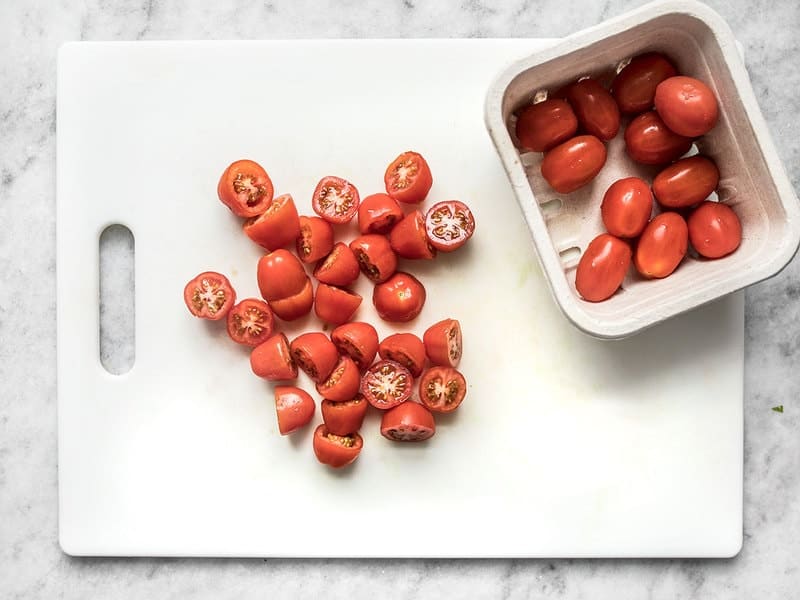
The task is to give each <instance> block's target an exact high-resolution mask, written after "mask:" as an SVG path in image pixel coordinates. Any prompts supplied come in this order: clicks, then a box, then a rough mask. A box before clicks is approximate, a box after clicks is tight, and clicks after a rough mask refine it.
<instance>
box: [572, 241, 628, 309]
mask: <svg viewBox="0 0 800 600" xmlns="http://www.w3.org/2000/svg"><path fill="white" fill-rule="evenodd" d="M630 264H631V247H630V246H629V245H628V244H627V243H625V242H623V241H622V240H620V239H619V238H616V237H614V236H613V235H609V234H608V233H601V234H600V235H598V236H597V237H596V238H594V239H593V240H592V241H591V242H589V245H588V246H587V247H586V250H585V251H584V252H583V256H581V260H580V262H579V263H578V271H577V273H576V274H575V287H576V288H577V290H578V293H579V294H580V295H581V297H582V298H583V299H584V300H588V301H589V302H601V301H602V300H605V299H607V298H610V297H611V296H613V295H614V292H616V291H617V290H618V289H619V286H620V285H622V280H623V279H625V273H626V272H627V271H628V267H629V266H630Z"/></svg>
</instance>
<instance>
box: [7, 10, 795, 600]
mask: <svg viewBox="0 0 800 600" xmlns="http://www.w3.org/2000/svg"><path fill="white" fill-rule="evenodd" d="M201 4H203V5H202V6H201ZM641 4H643V2H641V1H639V0H607V1H605V2H590V1H588V0H585V1H578V0H566V1H564V0H519V1H516V2H514V1H508V2H502V3H501V2H495V3H492V2H482V1H481V0H464V1H458V0H446V1H438V2H432V1H431V2H424V1H422V0H397V1H396V2H395V1H391V2H390V1H384V0H367V1H364V2H354V1H349V0H348V1H343V2H335V1H333V0H320V1H312V0H298V1H292V0H277V1H274V2H262V3H255V2H248V3H239V2H234V1H232V0H223V1H219V2H207V3H187V2H175V3H167V2H163V1H162V0H140V2H138V3H137V2H120V1H119V0H116V1H110V2H109V1H101V0H86V1H85V2H80V3H69V2H59V3H53V2H49V1H46V0H32V1H30V2H28V1H25V0H6V1H5V2H3V3H2V4H0V90H2V92H0V280H2V282H3V285H0V597H2V598H85V597H114V598H138V597H181V598H184V597H203V598H229V597H230V598H240V597H243V596H245V595H247V594H248V593H250V594H254V593H258V594H259V595H260V596H267V597H273V596H279V597H300V596H304V597H305V596H309V597H311V596H319V595H322V594H325V595H326V597H329V598H345V597H347V598H352V597H365V598H366V597H373V596H374V595H376V592H375V591H373V590H377V589H380V590H382V591H381V592H380V594H379V595H380V596H382V597H383V596H386V597H388V596H392V597H408V598H419V597H447V598H475V597H486V598H529V597H541V598H606V597H613V598H620V599H622V598H643V597H647V598H670V599H678V598H683V599H688V598H752V597H757V598H759V599H769V598H776V599H784V598H789V597H792V595H793V594H796V591H795V592H791V590H797V589H798V587H799V586H800V570H799V569H798V563H797V559H796V557H797V556H798V555H800V535H798V533H800V435H798V425H800V419H798V411H797V398H798V397H800V377H798V376H797V361H798V357H800V335H798V334H799V333H800V329H799V325H800V304H799V303H798V299H800V259H796V260H794V261H793V262H792V263H791V264H790V265H789V266H788V267H787V268H786V270H784V271H783V272H782V273H781V274H780V275H779V276H777V277H775V278H773V279H771V280H769V281H767V282H765V283H762V284H759V285H757V286H754V287H752V288H750V289H749V290H748V292H747V296H746V367H745V453H744V455H745V465H744V467H745V489H744V499H745V503H744V538H745V541H744V547H743V549H742V551H741V553H740V554H739V555H738V556H737V557H736V558H734V559H730V560H593V561H582V560H469V561H444V560H442V561H438V560H426V561H420V560H359V561H349V560H310V561H302V562H301V561H292V560H196V559H169V560H155V559H133V560H131V559H76V558H70V557H68V556H66V555H64V554H63V553H62V552H61V550H60V549H59V546H58V541H57V538H58V536H57V526H58V523H57V503H58V492H57V464H56V448H57V439H56V374H55V364H56V360H55V358H56V357H55V241H54V240H55V211H54V207H55V198H54V190H55V145H56V135H55V131H56V123H55V98H56V53H57V49H58V47H59V45H60V44H61V43H62V42H65V41H70V40H159V39H269V38H313V37H334V38H335V37H350V38H360V37H558V36H563V35H567V34H569V33H571V32H573V31H576V30H578V29H581V28H584V27H587V26H590V25H593V24H596V23H598V22H600V21H601V20H603V19H605V18H607V17H610V16H614V15H618V14H620V13H622V12H624V11H625V10H627V9H629V8H633V7H635V6H638V5H641ZM709 4H710V5H711V6H712V7H713V8H714V9H716V10H717V11H718V12H719V13H720V14H722V16H723V17H724V18H725V19H726V20H727V21H728V23H729V24H730V25H731V28H732V29H733V31H734V33H735V35H736V36H737V38H738V39H739V40H740V41H741V43H742V44H743V47H744V52H745V60H746V64H747V68H748V72H749V74H750V77H751V79H752V82H753V85H754V88H755V91H756V94H757V97H758V98H759V100H760V103H761V108H762V110H763V112H764V116H765V118H766V121H767V124H768V125H769V128H770V130H771V132H772V134H773V136H774V140H775V143H776V146H777V149H778V153H779V155H780V157H781V159H782V160H783V161H784V164H785V166H786V168H787V171H788V174H789V177H790V180H791V182H792V184H793V186H794V188H795V190H800V125H798V122H797V115H798V114H800V98H799V97H798V95H797V92H796V90H797V89H798V88H799V87H800V70H798V69H797V64H800V44H798V41H797V36H796V32H797V31H798V29H800V7H798V5H797V3H796V2H795V1H794V0H778V1H774V2H773V1H767V0H751V1H748V2H744V1H739V0H714V1H713V2H709ZM778 405H783V406H784V412H783V413H779V412H776V411H774V410H772V407H774V406H778Z"/></svg>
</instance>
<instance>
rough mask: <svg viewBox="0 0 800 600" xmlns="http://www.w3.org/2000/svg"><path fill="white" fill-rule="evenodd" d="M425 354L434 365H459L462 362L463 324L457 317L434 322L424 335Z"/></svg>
mask: <svg viewBox="0 0 800 600" xmlns="http://www.w3.org/2000/svg"><path fill="white" fill-rule="evenodd" d="M422 340H423V344H424V345H425V354H426V355H427V356H428V360H429V361H431V364H432V365H441V366H445V367H457V366H458V363H459V362H461V354H462V342H461V324H460V323H459V322H458V321H457V320H455V319H444V320H443V321H439V322H438V323H434V324H433V325H431V326H430V327H428V329H426V330H425V333H424V334H423V336H422Z"/></svg>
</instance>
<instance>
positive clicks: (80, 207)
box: [57, 40, 743, 557]
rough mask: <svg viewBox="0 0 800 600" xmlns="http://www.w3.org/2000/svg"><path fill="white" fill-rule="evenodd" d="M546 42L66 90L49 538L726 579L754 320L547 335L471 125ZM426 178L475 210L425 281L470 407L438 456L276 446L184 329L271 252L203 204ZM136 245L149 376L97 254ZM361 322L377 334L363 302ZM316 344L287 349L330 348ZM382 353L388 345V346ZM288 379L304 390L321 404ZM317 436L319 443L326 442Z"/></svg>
mask: <svg viewBox="0 0 800 600" xmlns="http://www.w3.org/2000/svg"><path fill="white" fill-rule="evenodd" d="M547 43H548V42H547V41H544V40H439V41H430V40H425V41H422V40H408V41H394V40H390V41H297V42H285V41H276V42H208V43H194V42H191V43H173V42H163V43H94V44H91V43H78V44H68V45H66V46H64V47H63V48H62V49H61V52H60V54H59V67H58V202H57V204H58V403H59V489H60V505H59V509H60V510H59V517H60V519H59V527H60V542H61V545H62V548H63V549H64V550H65V551H66V552H68V553H70V554H76V555H86V554H90V555H203V556H210V555H214V556H238V555H241V556H245V555H247V556H250V555H254V556H420V557H427V556H452V557H456V556H474V557H484V556H485V557H490V556H549V557H556V556H730V555H733V554H735V553H736V552H737V551H738V549H739V548H740V545H741V542H742V364H743V300H742V296H741V295H737V296H733V297H730V298H727V299H725V300H723V301H721V302H718V303H717V304H715V305H713V306H708V307H705V308H703V309H700V310H697V311H695V312H693V313H691V314H689V315H686V316H683V317H680V318H678V319H675V320H673V321H670V322H668V323H667V324H665V325H663V326H660V327H658V328H656V329H652V330H650V331H647V332H645V333H643V334H641V335H639V336H636V337H635V338H633V339H629V340H626V341H622V342H601V341H596V340H593V339H590V338H588V337H586V336H584V335H583V334H581V333H579V332H577V331H576V330H575V329H573V327H572V326H570V325H569V324H568V323H567V321H566V320H565V319H564V317H563V316H562V315H561V314H560V313H559V312H558V309H557V308H556V306H555V304H554V302H553V300H552V299H551V297H550V295H549V292H548V290H547V287H546V285H545V282H544V280H543V278H542V275H541V273H540V270H539V268H538V266H537V263H536V257H535V256H534V254H533V250H532V245H531V242H530V240H529V237H528V232H527V230H526V228H525V224H524V221H523V219H522V216H521V214H520V211H519V208H518V207H517V205H516V204H515V201H514V198H513V195H512V192H511V189H510V188H509V185H508V183H507V180H506V178H505V175H504V174H503V170H502V167H501V165H500V161H499V160H498V158H497V157H496V156H495V154H494V151H493V149H492V146H491V142H490V141H489V136H488V135H487V133H486V131H485V130H484V125H483V119H482V114H483V100H484V91H485V89H486V87H487V85H488V83H489V81H490V80H491V79H492V77H493V76H494V74H495V73H496V72H497V71H498V70H499V69H501V68H502V67H503V66H504V65H506V64H507V63H508V62H509V61H511V60H513V59H516V58H519V57H520V56H522V55H524V54H526V53H528V52H530V51H533V50H536V49H538V48H541V47H543V46H544V45H545V44H547ZM406 149H415V150H418V151H420V152H422V153H423V154H424V155H425V156H426V157H427V158H428V160H429V162H430V165H431V167H432V169H433V173H434V178H435V184H434V187H433V189H432V191H431V195H430V198H431V199H432V200H438V199H446V198H451V197H456V198H460V199H462V200H465V201H466V202H468V203H469V205H470V206H471V207H472V209H473V212H474V214H475V217H476V220H477V232H476V234H475V237H474V238H473V239H472V241H471V242H470V243H469V244H468V246H467V247H465V249H463V250H462V251H461V252H459V253H456V254H453V255H449V256H441V257H440V258H439V259H437V260H436V261H434V262H431V263H426V264H414V265H413V266H412V267H411V268H412V269H413V270H414V272H415V273H417V274H418V275H419V277H420V278H421V279H422V280H423V282H424V283H425V285H426V286H427V290H428V302H427V304H426V306H425V309H424V311H423V312H422V314H421V316H420V317H419V318H418V320H417V322H415V323H413V324H411V325H410V326H408V327H406V328H407V329H411V330H414V331H417V332H420V333H421V332H422V331H423V330H424V328H425V327H426V326H427V325H428V324H430V323H432V322H434V321H436V320H439V319H441V318H443V317H447V316H453V317H457V318H458V319H460V320H461V323H462V326H463V332H464V339H465V342H464V345H465V354H464V359H463V361H462V370H463V372H464V373H465V374H466V377H467V379H468V381H469V392H468V395H467V398H466V400H465V401H464V403H463V405H462V406H461V408H460V409H459V411H458V412H457V413H456V414H454V415H453V416H451V417H449V418H442V419H440V420H439V429H438V431H437V434H436V436H435V437H434V438H433V439H432V440H431V441H430V442H429V443H426V444H421V445H416V446H415V445H405V446H398V445H396V444H393V443H391V442H389V441H386V440H384V439H383V438H381V437H380V435H379V433H378V430H377V429H378V427H377V422H378V418H377V416H375V415H373V416H372V417H370V419H369V420H368V422H367V423H366V424H365V429H364V437H365V448H364V451H363V452H362V454H361V457H360V458H359V459H358V461H357V462H356V464H355V465H354V466H353V468H351V469H349V470H345V471H341V472H334V471H331V470H328V469H327V468H324V467H322V466H321V465H319V464H318V463H317V462H316V459H315V458H314V455H313V452H312V450H311V435H310V434H311V430H312V429H313V427H309V428H308V430H306V431H304V432H303V433H300V434H299V435H296V436H295V437H293V438H291V439H287V438H284V437H281V436H280V435H278V432H277V427H276V422H275V414H274V404H273V400H272V396H271V386H270V384H268V383H266V382H264V381H262V380H259V379H257V378H256V377H255V376H253V375H252V374H251V372H250V367H249V364H248V360H247V356H248V354H247V352H246V351H245V350H244V349H243V348H240V347H235V345H234V344H232V343H229V342H228V340H227V338H226V334H225V333H224V328H222V327H213V326H209V325H208V324H206V323H203V322H200V321H198V320H195V319H193V318H191V317H190V316H189V314H188V312H187V311H186V308H185V306H184V304H183V300H182V289H183V285H184V283H185V282H186V281H187V280H188V279H189V278H190V277H192V276H193V275H195V274H196V273H198V272H200V271H202V270H205V269H214V270H219V271H223V272H226V273H228V274H229V275H230V276H231V279H232V281H233V283H234V285H235V286H236V288H237V289H238V292H239V295H240V297H241V298H244V297H247V296H257V294H258V292H257V287H256V281H255V265H256V261H257V258H258V256H259V254H260V253H259V251H258V249H257V248H256V247H255V246H254V245H253V244H252V243H251V242H250V241H249V240H248V239H247V238H246V237H245V236H244V235H242V233H241V231H240V223H239V221H238V220H237V219H235V218H233V217H232V216H231V215H230V214H229V213H228V211H227V210H226V209H225V208H223V207H222V205H221V204H220V203H219V202H218V200H217V199H216V183H217V178H218V176H219V174H220V171H221V169H222V168H223V167H224V166H225V165H227V164H228V163H229V162H231V161H232V160H234V159H237V158H240V157H248V158H254V159H256V160H258V161H259V162H261V163H262V164H263V165H265V166H266V168H267V169H268V171H269V172H270V174H271V175H272V177H273V180H274V182H275V184H276V188H277V191H278V192H291V193H292V194H293V195H294V197H295V199H296V201H297V202H298V205H299V207H300V210H301V212H304V213H309V212H310V206H309V205H310V201H309V199H310V196H311V192H312V190H313V188H314V186H315V184H316V182H317V180H318V179H319V178H320V177H321V176H323V175H327V174H337V175H341V176H344V177H346V178H348V179H350V180H352V181H353V182H354V183H355V184H356V185H357V186H358V187H359V188H360V190H361V192H362V195H366V194H369V193H373V192H375V191H379V190H380V189H381V187H382V174H383V170H384V168H385V165H386V164H387V162H388V161H389V160H390V159H392V158H393V157H394V156H396V155H397V154H398V153H399V152H401V151H403V150H406ZM111 223H121V224H124V225H126V226H127V227H129V228H130V229H131V230H132V231H133V234H134V236H135V241H136V254H135V273H136V290H135V306H136V329H135V333H136V362H135V365H134V367H133V369H132V370H131V371H130V372H128V373H127V374H125V375H120V376H114V375H110V374H108V373H107V372H106V371H105V370H104V368H103V367H102V366H101V364H100V361H99V358H98V301H97V296H98V238H99V235H100V233H101V232H102V230H103V229H104V227H106V226H107V225H108V224H111ZM358 289H359V291H361V292H362V293H364V294H365V302H364V304H363V305H362V308H361V309H360V312H359V314H358V317H359V318H364V319H367V320H373V321H375V322H378V321H379V320H378V319H377V317H375V313H374V310H373V308H372V306H371V303H370V300H369V298H370V295H369V290H370V287H369V285H368V284H367V282H366V281H365V280H364V278H361V281H360V282H359V288H358ZM317 326H318V325H317V323H316V322H315V320H314V319H313V318H309V319H307V320H305V321H303V322H302V323H300V324H299V325H296V326H293V327H291V328H288V329H287V333H288V334H289V336H290V337H291V336H292V335H293V334H295V333H297V332H298V331H300V330H301V329H304V328H308V329H311V328H315V327H317ZM388 331H389V328H387V327H385V326H381V327H380V332H381V333H382V334H384V333H386V332H388ZM307 383H308V382H307V380H306V379H304V378H301V384H302V385H305V386H306V387H308V385H307ZM319 421H320V418H319V416H317V417H316V418H315V424H316V423H317V422H319Z"/></svg>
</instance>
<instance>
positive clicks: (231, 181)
mask: <svg viewBox="0 0 800 600" xmlns="http://www.w3.org/2000/svg"><path fill="white" fill-rule="evenodd" d="M273 193H274V190H273V187H272V180H271V179H270V178H269V175H267V172H266V171H265V170H264V169H263V167H262V166H261V165H259V164H258V163H257V162H253V161H252V160H237V161H236V162H234V163H232V164H231V165H229V166H228V168H227V169H225V171H224V172H223V173H222V177H220V180H219V183H218V184H217V195H218V196H219V199H220V200H221V201H222V203H223V204H224V205H225V206H227V207H228V208H230V209H231V211H232V212H233V214H235V215H236V216H238V217H255V216H256V215H260V214H261V213H263V212H264V211H265V210H267V208H269V205H270V203H271V202H272V194H273Z"/></svg>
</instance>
